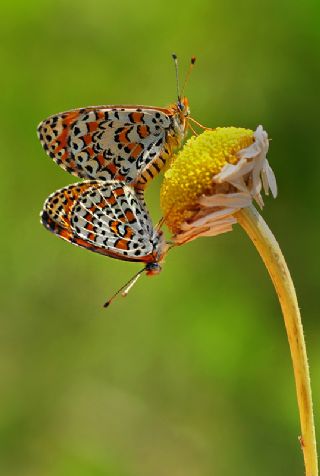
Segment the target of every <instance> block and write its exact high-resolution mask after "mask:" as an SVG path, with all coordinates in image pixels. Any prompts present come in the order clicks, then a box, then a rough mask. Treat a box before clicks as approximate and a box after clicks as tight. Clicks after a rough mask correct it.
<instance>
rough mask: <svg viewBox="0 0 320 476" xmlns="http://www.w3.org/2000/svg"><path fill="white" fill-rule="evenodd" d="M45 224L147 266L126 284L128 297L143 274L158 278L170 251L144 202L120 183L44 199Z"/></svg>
mask: <svg viewBox="0 0 320 476" xmlns="http://www.w3.org/2000/svg"><path fill="white" fill-rule="evenodd" d="M41 222H42V224H43V225H44V226H45V228H47V229H48V230H49V231H51V232H52V233H54V234H55V235H57V236H59V237H60V238H62V239H64V240H66V241H68V242H70V243H73V244H74V245H77V246H80V247H82V248H86V249H88V250H90V251H94V252H96V253H100V254H102V255H105V256H110V257H112V258H116V259H120V260H125V261H134V262H142V263H144V264H145V266H144V268H143V269H142V270H141V271H139V273H138V274H137V275H135V276H134V278H133V279H131V280H130V281H129V283H127V285H126V286H125V287H126V288H127V290H126V291H125V292H124V294H127V292H128V291H129V289H130V288H131V286H132V285H133V284H134V282H135V281H136V280H137V279H138V277H139V276H140V274H141V273H142V272H143V271H145V272H146V274H147V275H155V274H158V273H159V272H160V271H161V266H160V264H159V263H160V262H161V260H162V259H163V258H164V256H165V254H166V252H167V250H168V245H167V244H166V242H165V239H164V236H163V232H162V231H161V230H159V229H157V228H154V227H153V225H152V221H151V218H150V216H149V214H148V211H147V209H146V206H145V204H144V201H143V200H141V199H140V198H139V197H138V196H137V194H136V193H135V191H134V189H133V188H132V187H130V186H128V185H127V184H125V183H124V182H120V181H101V180H86V181H83V182H80V183H75V184H72V185H68V186H67V187H64V188H61V189H60V190H57V191H56V192H54V193H53V194H51V195H50V196H49V197H48V198H47V200H46V201H45V203H44V206H43V210H42V212H41ZM123 288H124V287H123ZM123 288H121V289H120V290H119V291H118V293H119V292H120V291H122V290H123ZM118 293H116V295H117V294H118ZM113 297H115V295H114V296H113ZM112 299H113V298H112ZM110 302H111V300H110V301H108V303H106V304H107V305H108V304H109V303H110Z"/></svg>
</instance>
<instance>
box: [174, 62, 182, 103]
mask: <svg viewBox="0 0 320 476" xmlns="http://www.w3.org/2000/svg"><path fill="white" fill-rule="evenodd" d="M172 58H173V61H174V66H175V71H176V85H177V95H178V102H179V103H180V102H181V95H180V83H179V67H178V57H177V55H176V54H175V53H173V54H172Z"/></svg>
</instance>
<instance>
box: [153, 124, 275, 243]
mask: <svg viewBox="0 0 320 476" xmlns="http://www.w3.org/2000/svg"><path fill="white" fill-rule="evenodd" d="M268 149H269V140H268V135H267V133H266V132H265V131H264V130H263V128H262V126H259V127H258V128H257V130H256V131H255V132H253V131H252V130H249V129H243V128H236V127H224V128H217V129H215V130H213V131H205V132H204V133H203V134H201V135H199V136H198V137H192V138H191V139H190V140H189V141H188V142H187V144H186V145H185V147H184V148H183V149H182V151H180V153H179V154H178V155H177V156H176V158H175V159H174V161H173V164H172V165H171V167H170V169H169V170H168V171H167V172H166V174H165V178H164V182H163V185H162V189H161V206H162V210H163V214H164V217H165V222H166V224H167V226H168V227H169V229H170V230H171V231H172V232H173V233H174V241H175V243H176V244H182V243H184V242H186V241H190V240H192V239H194V238H197V237H198V236H214V235H217V234H219V233H224V232H226V231H230V230H231V229H232V225H233V224H234V223H236V221H237V220H236V217H235V216H234V214H235V213H236V212H237V211H238V210H239V209H241V208H244V207H247V206H249V205H250V204H251V202H252V200H253V199H254V200H256V202H257V203H258V205H259V206H260V207H261V208H262V207H263V200H262V196H261V190H262V188H263V189H264V191H265V193H266V194H268V192H269V189H270V190H271V192H272V194H273V196H274V197H275V196H276V194H277V186H276V180H275V177H274V174H273V172H272V170H271V168H270V166H269V163H268V160H267V158H266V155H267V152H268Z"/></svg>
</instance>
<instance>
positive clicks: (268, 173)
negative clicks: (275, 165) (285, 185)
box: [265, 159, 278, 198]
mask: <svg viewBox="0 0 320 476" xmlns="http://www.w3.org/2000/svg"><path fill="white" fill-rule="evenodd" d="M265 172H266V176H267V177H268V183H269V187H270V190H271V193H272V195H273V197H274V198H276V196H277V195H278V187H277V181H276V177H275V175H274V173H273V170H272V168H271V167H270V165H269V162H268V160H267V159H266V164H265Z"/></svg>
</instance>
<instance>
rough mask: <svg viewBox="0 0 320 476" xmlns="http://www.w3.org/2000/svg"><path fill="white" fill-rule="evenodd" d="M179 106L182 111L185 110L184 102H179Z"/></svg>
mask: <svg viewBox="0 0 320 476" xmlns="http://www.w3.org/2000/svg"><path fill="white" fill-rule="evenodd" d="M178 108H179V109H180V111H183V110H184V104H182V102H180V101H179V102H178Z"/></svg>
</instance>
